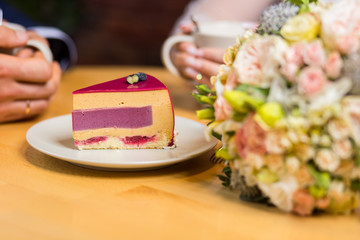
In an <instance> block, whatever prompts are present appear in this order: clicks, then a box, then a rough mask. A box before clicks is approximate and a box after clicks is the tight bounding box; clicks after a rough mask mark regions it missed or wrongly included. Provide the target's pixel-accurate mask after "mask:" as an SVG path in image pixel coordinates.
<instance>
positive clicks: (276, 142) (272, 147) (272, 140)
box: [265, 131, 291, 154]
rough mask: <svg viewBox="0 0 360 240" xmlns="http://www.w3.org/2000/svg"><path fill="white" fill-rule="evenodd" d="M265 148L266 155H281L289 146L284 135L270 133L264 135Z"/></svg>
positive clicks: (288, 141) (278, 132)
mask: <svg viewBox="0 0 360 240" xmlns="http://www.w3.org/2000/svg"><path fill="white" fill-rule="evenodd" d="M265 146H266V150H267V152H268V153H271V154H282V153H284V152H285V151H286V149H287V148H288V147H289V146H291V142H290V140H289V139H288V138H287V137H286V133H284V132H280V131H270V132H268V133H267V134H266V138H265Z"/></svg>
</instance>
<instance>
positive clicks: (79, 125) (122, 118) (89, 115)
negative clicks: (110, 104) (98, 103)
mask: <svg viewBox="0 0 360 240" xmlns="http://www.w3.org/2000/svg"><path fill="white" fill-rule="evenodd" d="M72 123H73V131H80V130H88V129H96V128H111V127H116V128H141V127H147V126H151V125H152V124H153V118H152V108H151V106H145V107H122V108H106V109H90V110H74V111H72Z"/></svg>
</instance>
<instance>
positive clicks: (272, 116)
mask: <svg viewBox="0 0 360 240" xmlns="http://www.w3.org/2000/svg"><path fill="white" fill-rule="evenodd" d="M257 113H258V114H259V116H260V117H261V119H262V120H263V121H264V122H265V123H266V124H267V125H269V126H270V127H273V126H274V125H275V123H276V122H277V121H278V120H280V119H281V118H283V117H284V112H283V110H282V108H281V106H280V104H279V103H275V102H270V103H265V104H263V105H262V106H261V107H260V108H259V109H258V110H257Z"/></svg>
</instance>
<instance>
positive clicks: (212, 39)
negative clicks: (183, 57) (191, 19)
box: [161, 21, 256, 75]
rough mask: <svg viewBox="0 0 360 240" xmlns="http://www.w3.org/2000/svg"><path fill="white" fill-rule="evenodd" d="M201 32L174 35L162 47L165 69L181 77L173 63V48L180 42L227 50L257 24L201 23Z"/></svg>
mask: <svg viewBox="0 0 360 240" xmlns="http://www.w3.org/2000/svg"><path fill="white" fill-rule="evenodd" d="M198 25H199V30H198V31H195V32H193V33H192V34H191V35H173V36H171V37H169V38H168V39H166V41H165V42H164V44H163V46H162V50H161V57H162V62H163V64H164V65H165V67H166V68H167V69H168V70H169V71H170V72H171V73H173V74H175V75H179V72H178V70H177V69H176V67H175V66H174V64H173V63H172V61H171V57H170V52H171V49H172V47H173V46H174V45H175V44H177V43H179V42H191V43H195V45H196V46H197V47H213V48H221V49H226V48H228V47H230V46H233V45H234V44H235V43H236V38H237V36H239V35H240V36H241V35H242V34H244V32H245V30H246V29H249V28H254V27H255V26H256V23H252V22H233V21H211V22H210V21H208V22H200V23H199V24H198Z"/></svg>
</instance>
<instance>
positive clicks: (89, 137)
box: [72, 73, 174, 150]
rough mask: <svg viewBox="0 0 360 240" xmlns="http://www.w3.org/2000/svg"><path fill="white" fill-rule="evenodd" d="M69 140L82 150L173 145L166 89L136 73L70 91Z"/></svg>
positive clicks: (169, 100)
mask: <svg viewBox="0 0 360 240" xmlns="http://www.w3.org/2000/svg"><path fill="white" fill-rule="evenodd" d="M72 123H73V137H74V141H75V146H77V147H78V148H79V149H80V150H82V149H145V148H146V149H149V148H165V147H172V146H173V145H174V108H173V105H172V102H171V98H170V94H169V90H168V89H167V87H166V86H165V85H164V84H163V83H162V82H160V81H159V80H158V79H156V78H155V77H153V76H150V75H146V74H144V73H137V74H134V75H131V76H128V77H123V78H119V79H115V80H112V81H108V82H104V83H100V84H97V85H93V86H90V87H86V88H82V89H79V90H76V91H74V92H73V111H72Z"/></svg>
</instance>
